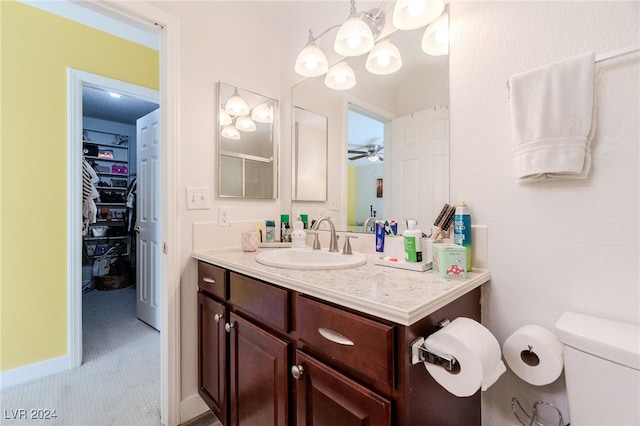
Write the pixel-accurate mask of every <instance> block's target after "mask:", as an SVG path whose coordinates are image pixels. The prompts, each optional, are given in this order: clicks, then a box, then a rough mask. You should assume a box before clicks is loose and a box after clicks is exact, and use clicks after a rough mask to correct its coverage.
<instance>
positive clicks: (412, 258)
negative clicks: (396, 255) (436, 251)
mask: <svg viewBox="0 0 640 426" xmlns="http://www.w3.org/2000/svg"><path fill="white" fill-rule="evenodd" d="M416 224H417V222H416V221H415V220H413V219H410V220H407V230H405V231H404V232H403V233H402V237H403V238H404V252H405V253H406V256H405V260H406V261H407V262H422V231H421V230H420V229H417V228H416Z"/></svg>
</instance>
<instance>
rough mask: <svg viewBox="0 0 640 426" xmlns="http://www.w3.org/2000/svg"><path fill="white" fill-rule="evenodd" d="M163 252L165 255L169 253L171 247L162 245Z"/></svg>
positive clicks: (165, 244)
mask: <svg viewBox="0 0 640 426" xmlns="http://www.w3.org/2000/svg"><path fill="white" fill-rule="evenodd" d="M162 252H163V253H164V254H167V253H169V246H168V245H167V243H162Z"/></svg>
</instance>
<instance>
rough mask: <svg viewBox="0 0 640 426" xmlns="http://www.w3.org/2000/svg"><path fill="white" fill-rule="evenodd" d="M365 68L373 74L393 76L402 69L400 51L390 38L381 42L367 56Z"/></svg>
mask: <svg viewBox="0 0 640 426" xmlns="http://www.w3.org/2000/svg"><path fill="white" fill-rule="evenodd" d="M365 67H366V68H367V71H369V72H370V73H371V74H377V75H388V74H393V73H394V72H396V71H398V70H399V69H400V67H402V57H401V56H400V51H399V50H398V48H397V47H396V46H395V45H394V44H393V43H391V41H390V40H389V39H388V38H385V39H383V40H380V41H379V42H378V43H377V44H376V45H375V46H374V48H373V50H372V51H371V52H370V53H369V56H367V62H366V64H365Z"/></svg>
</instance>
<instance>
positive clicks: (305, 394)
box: [294, 351, 392, 426]
mask: <svg viewBox="0 0 640 426" xmlns="http://www.w3.org/2000/svg"><path fill="white" fill-rule="evenodd" d="M294 371H295V377H297V379H296V384H295V386H296V401H297V407H296V417H297V425H298V426H325V425H327V426H329V425H331V426H338V425H340V426H390V425H391V408H392V406H391V401H390V400H389V399H387V398H385V397H384V396H382V395H379V394H377V393H376V392H373V391H371V389H369V388H367V387H365V386H362V385H361V384H359V383H357V382H355V381H354V380H351V379H349V378H348V377H346V376H344V375H342V374H340V373H339V372H337V371H336V370H334V369H332V368H331V367H329V366H327V365H325V364H323V363H322V362H320V361H318V360H316V359H314V358H313V357H310V356H308V355H306V354H305V353H304V352H302V351H297V353H296V365H295V366H294Z"/></svg>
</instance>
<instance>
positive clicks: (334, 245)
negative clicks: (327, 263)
mask: <svg viewBox="0 0 640 426" xmlns="http://www.w3.org/2000/svg"><path fill="white" fill-rule="evenodd" d="M322 222H327V223H328V224H329V228H331V239H330V242H329V251H330V252H336V251H339V250H338V236H337V235H336V227H335V226H334V225H333V222H331V218H329V217H322V218H320V219H318V220H317V221H316V223H314V224H313V226H312V227H311V230H313V231H317V230H318V229H320V224H321V223H322ZM316 241H317V237H316ZM313 248H314V249H319V248H320V244H319V243H318V244H317V247H316V244H315V242H314V244H313Z"/></svg>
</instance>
